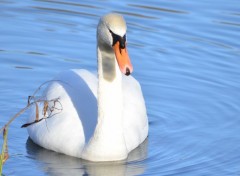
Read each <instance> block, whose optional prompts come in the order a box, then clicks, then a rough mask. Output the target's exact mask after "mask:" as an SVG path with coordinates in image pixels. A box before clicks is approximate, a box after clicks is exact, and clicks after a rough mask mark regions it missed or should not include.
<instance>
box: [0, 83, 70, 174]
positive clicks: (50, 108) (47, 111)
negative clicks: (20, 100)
mask: <svg viewBox="0 0 240 176" xmlns="http://www.w3.org/2000/svg"><path fill="white" fill-rule="evenodd" d="M53 81H57V82H61V83H64V82H62V81H59V80H51V81H47V82H44V83H43V84H41V85H40V86H39V87H38V88H37V90H36V91H35V92H34V93H33V95H32V96H28V104H27V106H26V107H24V108H22V109H21V110H20V111H19V112H18V113H17V114H15V115H14V116H13V117H12V118H11V119H10V120H9V121H8V122H7V123H6V124H5V125H4V126H3V127H2V128H1V129H0V133H1V132H2V131H3V145H2V153H1V156H0V175H2V166H3V164H4V163H5V162H6V160H7V159H8V158H9V155H8V148H7V135H8V127H9V125H10V124H11V123H12V122H13V121H14V120H15V119H16V118H17V117H19V116H20V115H21V114H23V113H24V112H25V111H26V110H28V109H29V108H30V107H32V106H33V105H35V109H36V110H35V111H36V115H35V121H33V122H30V123H26V124H24V125H22V126H21V127H22V128H24V127H28V126H29V125H32V124H35V123H38V122H40V121H42V120H44V119H45V120H46V119H48V118H51V117H53V116H54V115H56V114H58V113H60V112H61V111H62V110H63V107H62V104H61V102H60V98H59V97H58V98H54V99H51V100H46V98H44V97H42V96H40V97H38V96H36V95H37V94H38V93H39V92H40V90H41V89H42V87H43V86H46V85H48V84H49V83H51V82H53ZM64 84H67V83H64ZM37 97H38V98H37ZM39 103H43V109H42V118H40V117H39ZM55 110H56V111H55Z"/></svg>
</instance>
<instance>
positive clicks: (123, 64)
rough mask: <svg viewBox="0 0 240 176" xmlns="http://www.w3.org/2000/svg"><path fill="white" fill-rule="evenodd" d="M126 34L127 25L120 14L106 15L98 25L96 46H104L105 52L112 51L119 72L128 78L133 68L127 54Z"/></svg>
mask: <svg viewBox="0 0 240 176" xmlns="http://www.w3.org/2000/svg"><path fill="white" fill-rule="evenodd" d="M126 32H127V25H126V22H125V20H124V18H123V16H122V15H120V14H116V13H110V14H107V15H105V16H103V17H102V18H101V19H100V21H99V23H98V28H97V39H98V44H99V45H101V46H104V48H105V50H106V48H108V50H109V51H114V54H115V57H116V60H117V63H118V66H119V69H120V71H121V72H122V73H123V74H125V75H127V76H128V75H130V74H131V73H132V71H133V67H132V64H131V61H130V58H129V55H128V52H127V46H126V45H127V43H126Z"/></svg>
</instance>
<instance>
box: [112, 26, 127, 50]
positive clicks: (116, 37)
mask: <svg viewBox="0 0 240 176" xmlns="http://www.w3.org/2000/svg"><path fill="white" fill-rule="evenodd" d="M109 32H110V33H111V34H112V38H113V44H112V46H113V45H115V44H116V43H117V42H118V41H119V43H120V48H121V49H124V48H125V47H126V46H125V43H126V35H124V36H123V37H121V36H119V35H116V34H114V33H113V32H112V31H111V30H110V29H109Z"/></svg>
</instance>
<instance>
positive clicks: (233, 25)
mask: <svg viewBox="0 0 240 176" xmlns="http://www.w3.org/2000/svg"><path fill="white" fill-rule="evenodd" d="M108 12H118V13H121V14H123V15H124V17H125V19H126V20H127V24H128V51H129V53H130V57H131V60H132V63H133V66H134V73H133V76H134V77H135V78H136V79H137V80H138V81H139V82H140V83H141V85H142V90H143V94H144V97H145V101H146V105H147V110H148V117H149V124H150V130H149V137H148V139H147V140H146V141H145V143H144V144H143V145H141V146H140V147H139V148H137V149H136V150H135V151H133V152H132V153H131V155H130V156H129V158H128V161H126V163H124V162H119V163H114V162H111V163H89V162H86V161H82V160H80V159H77V158H73V157H68V156H65V155H60V154H57V153H55V152H51V151H48V150H45V149H42V148H40V147H38V146H36V145H35V144H33V143H32V142H31V140H28V134H27V131H26V130H25V129H21V128H20V126H21V125H22V124H23V123H25V120H26V118H27V113H26V114H24V115H22V116H20V117H19V118H18V119H17V120H16V121H14V123H13V124H12V125H11V127H10V129H9V139H8V143H9V154H10V158H9V160H8V161H7V162H6V164H5V165H4V170H3V173H4V175H36V176H38V175H105V176H106V175H194V176H195V175H216V176H219V175H240V135H239V134H240V42H239V41H240V1H239V0H218V1H214V0H208V1H207V0H201V1H191V0H172V1H169V0H158V1H154V0H148V1H142V0H141V1H134V0H130V1H119V2H117V1H114V0H106V1H103V0H99V1H85V0H83V1H79V2H77V1H73V0H72V1H70V0H69V1H67V0H61V1H59V0H25V1H17V0H15V1H14V0H1V1H0V117H1V118H0V123H1V126H3V125H4V124H5V123H6V122H7V121H8V119H10V117H11V116H13V115H14V114H15V113H17V112H18V111H19V110H20V109H21V108H23V107H24V106H26V104H27V97H28V95H31V94H32V93H33V91H34V90H35V89H36V88H37V87H38V86H39V85H40V84H41V83H43V82H44V81H46V80H50V79H52V78H53V77H54V76H55V75H56V74H57V73H58V72H60V71H63V70H66V69H70V68H86V69H89V70H92V71H95V70H96V51H95V49H96V37H95V34H96V25H97V23H98V19H99V17H100V16H102V15H103V14H105V13H108Z"/></svg>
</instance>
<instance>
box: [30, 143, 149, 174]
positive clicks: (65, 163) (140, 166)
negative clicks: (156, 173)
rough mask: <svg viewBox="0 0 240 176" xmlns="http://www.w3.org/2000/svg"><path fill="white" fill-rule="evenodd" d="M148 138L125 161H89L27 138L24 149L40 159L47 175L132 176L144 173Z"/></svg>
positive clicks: (36, 158) (31, 156) (35, 158)
mask: <svg viewBox="0 0 240 176" xmlns="http://www.w3.org/2000/svg"><path fill="white" fill-rule="evenodd" d="M147 148H148V139H146V140H145V141H144V142H143V143H142V144H141V145H140V146H139V147H138V148H136V149H135V150H133V151H132V152H131V153H130V154H129V156H128V158H127V160H126V161H119V162H90V161H86V160H82V159H79V158H74V157H70V156H67V155H63V154H59V153H56V152H53V151H50V150H46V149H44V148H42V147H40V146H38V145H36V144H34V143H33V142H32V140H31V139H30V138H28V140H27V143H26V149H27V153H28V157H29V158H32V159H34V160H37V161H40V162H41V163H42V164H41V166H39V167H41V168H40V169H42V170H43V172H44V173H46V174H47V175H96V176H113V175H115V176H123V175H124V176H125V175H127V176H132V175H139V174H142V173H144V171H145V165H144V163H141V161H142V160H144V159H145V158H146V156H147Z"/></svg>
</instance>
